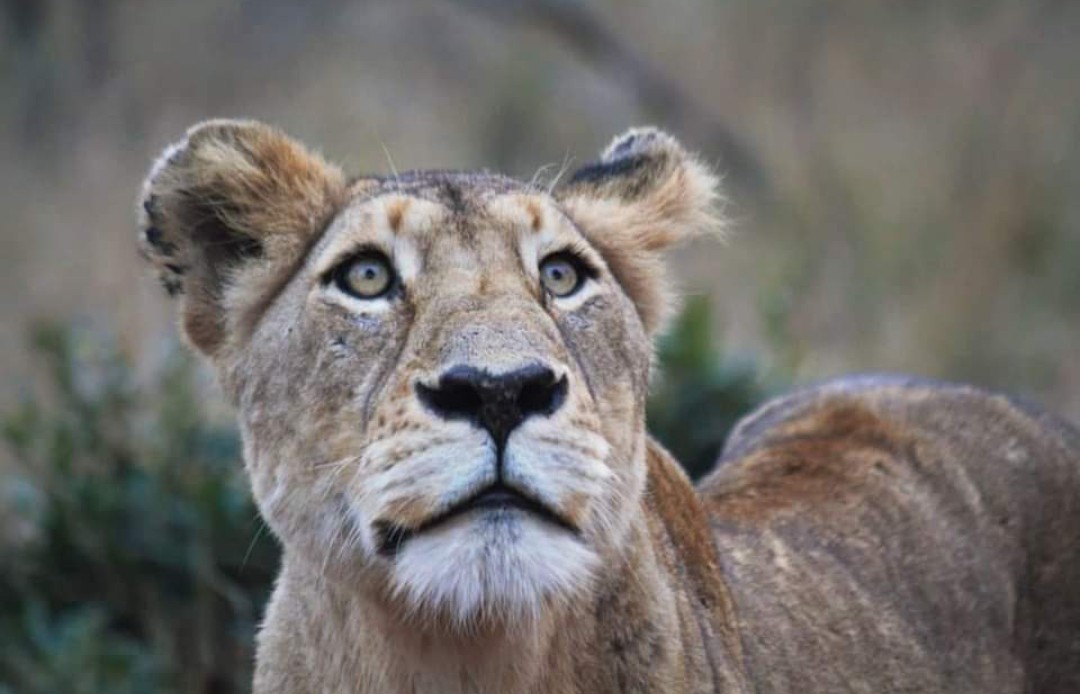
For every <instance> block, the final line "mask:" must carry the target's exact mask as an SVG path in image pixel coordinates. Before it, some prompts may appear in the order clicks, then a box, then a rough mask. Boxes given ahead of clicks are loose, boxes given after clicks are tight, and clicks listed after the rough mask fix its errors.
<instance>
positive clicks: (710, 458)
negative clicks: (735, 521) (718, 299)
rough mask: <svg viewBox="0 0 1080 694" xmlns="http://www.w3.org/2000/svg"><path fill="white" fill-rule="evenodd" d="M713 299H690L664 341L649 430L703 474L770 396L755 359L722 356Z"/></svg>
mask: <svg viewBox="0 0 1080 694" xmlns="http://www.w3.org/2000/svg"><path fill="white" fill-rule="evenodd" d="M709 315H710V311H709V303H708V301H706V300H704V299H702V298H696V299H693V300H691V301H689V302H688V303H687V305H686V307H685V308H684V309H683V312H682V314H681V315H680V316H679V317H678V319H677V320H676V321H675V324H674V325H673V326H672V329H671V330H670V331H669V332H668V333H667V334H665V335H664V337H663V338H662V339H661V340H660V344H659V346H658V357H659V361H660V373H659V378H658V382H657V384H656V386H655V387H654V388H653V392H652V396H651V397H650V398H649V406H648V422H649V430H650V431H651V432H652V434H653V436H655V437H656V438H657V439H659V441H660V442H661V443H663V444H664V445H665V446H666V447H667V448H668V449H669V450H670V451H671V452H672V454H673V455H674V456H675V457H676V458H677V459H678V460H679V461H680V462H681V463H682V464H683V467H684V468H686V471H687V473H688V474H689V475H690V476H691V477H692V478H694V479H697V478H699V477H701V476H702V475H704V474H705V473H707V472H708V471H709V470H711V469H712V467H713V465H714V464H715V463H716V459H717V456H719V454H720V449H721V448H722V447H723V445H724V439H725V438H726V437H727V434H728V432H729V431H730V430H731V427H732V426H733V425H734V424H735V422H736V421H737V420H738V419H739V417H741V416H743V415H744V414H746V413H748V412H749V411H750V410H751V409H753V408H754V407H755V406H756V405H758V404H759V403H760V402H761V401H762V400H763V399H764V398H765V397H766V394H767V392H766V389H765V388H764V387H763V386H762V385H761V382H760V379H759V377H758V372H757V370H756V369H755V368H754V365H753V364H752V363H750V362H749V361H740V360H737V359H732V358H725V357H721V356H718V354H719V352H718V350H717V346H716V344H715V343H714V340H713V331H712V324H711V321H710V320H709Z"/></svg>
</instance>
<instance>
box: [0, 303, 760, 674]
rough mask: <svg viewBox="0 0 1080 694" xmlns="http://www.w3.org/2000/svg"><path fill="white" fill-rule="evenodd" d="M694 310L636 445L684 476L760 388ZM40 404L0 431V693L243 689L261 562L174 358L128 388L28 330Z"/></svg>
mask: <svg viewBox="0 0 1080 694" xmlns="http://www.w3.org/2000/svg"><path fill="white" fill-rule="evenodd" d="M709 323H710V319H709V311H708V307H707V305H706V304H705V302H702V301H698V302H694V303H692V304H690V305H689V306H688V308H687V310H686V311H685V312H684V313H683V314H682V316H681V317H680V318H679V320H678V321H677V322H676V324H675V325H674V327H673V329H672V331H671V332H670V333H669V334H668V335H667V337H666V338H665V339H664V342H663V345H662V348H661V350H660V362H659V363H660V369H661V374H660V379H659V382H658V384H657V388H656V391H655V394H654V396H653V398H652V400H651V402H650V405H649V412H650V416H651V417H652V420H651V422H650V425H651V428H652V429H653V431H654V433H656V434H657V435H658V437H659V438H660V439H661V440H662V441H663V442H664V443H665V444H666V445H667V446H668V447H669V448H670V449H671V450H672V451H673V452H675V453H676V455H678V456H680V458H681V459H682V460H683V461H684V462H685V463H686V464H687V468H688V471H690V472H691V474H694V475H700V474H701V473H702V472H704V471H705V470H706V469H707V467H709V466H711V463H712V461H714V460H715V458H716V455H717V453H718V452H719V448H720V445H721V444H722V443H723V437H724V434H725V433H726V431H727V430H728V429H729V428H730V426H731V425H732V424H733V422H734V420H735V418H737V417H738V416H740V415H741V414H745V412H746V411H747V410H748V409H749V408H750V407H752V406H753V405H754V404H756V403H757V401H758V400H760V399H761V397H762V395H763V394H762V392H761V390H760V389H759V387H758V385H757V380H756V376H755V373H754V370H753V368H752V366H751V365H750V364H736V363H734V362H728V361H726V360H723V359H721V358H720V357H718V356H717V349H716V344H715V342H714V341H713V339H712V335H711V332H710V325H709ZM33 352H34V353H35V355H36V356H37V359H38V361H39V366H40V367H41V369H42V371H41V373H42V375H43V378H42V379H41V380H42V385H44V386H45V388H44V389H43V391H42V392H41V393H39V395H38V396H37V397H36V398H27V399H26V400H25V402H23V404H22V405H21V406H20V407H18V408H16V409H14V410H13V411H11V412H9V413H7V414H6V415H5V416H4V417H3V419H2V427H3V428H2V432H3V439H4V443H5V446H6V448H7V451H8V452H9V453H10V454H11V455H12V457H13V458H14V460H15V461H16V462H15V465H14V466H13V469H11V470H0V494H2V495H3V497H4V498H0V509H3V510H4V514H3V515H2V516H0V525H2V526H3V532H2V533H0V555H2V556H3V557H4V560H3V561H2V562H0V644H2V647H0V694H56V693H57V692H64V693H65V694H181V693H183V694H187V693H190V694H204V693H205V694H209V693H213V694H225V693H231V692H245V691H248V689H249V686H250V684H249V683H250V678H251V658H252V646H253V644H252V639H253V637H254V629H255V625H256V623H257V621H258V619H259V616H260V615H261V613H262V606H263V604H264V602H265V600H266V598H267V596H268V594H269V591H270V586H271V582H272V580H273V577H274V574H275V571H276V566H277V558H278V557H277V552H278V550H277V546H276V545H275V543H274V541H273V539H272V538H271V537H270V535H269V533H268V532H265V530H264V529H263V527H262V525H261V524H260V522H259V520H258V518H257V514H256V511H255V507H254V505H253V503H252V501H251V497H250V495H249V492H248V487H247V484H246V481H245V480H244V479H243V473H242V465H241V462H240V445H239V438H238V435H237V433H236V432H235V430H234V428H233V427H232V426H230V425H228V424H220V423H212V422H211V421H210V420H209V419H208V417H207V415H206V413H205V408H204V406H203V403H202V402H201V401H200V397H199V395H198V393H199V390H200V389H199V387H198V386H199V384H198V381H197V379H196V378H195V377H194V376H195V372H194V371H193V369H192V364H191V362H190V361H189V359H187V358H185V357H183V356H179V355H178V356H176V357H175V358H173V359H171V360H169V362H168V363H167V365H166V366H165V367H164V368H163V369H162V370H161V372H160V373H159V374H158V375H157V376H156V377H155V378H152V379H150V382H149V383H144V384H142V385H141V386H140V385H138V382H137V381H138V379H136V377H135V375H134V373H133V371H132V368H131V364H130V362H129V360H127V359H124V358H122V357H121V355H120V352H119V351H118V350H117V349H116V347H115V345H110V344H108V343H107V342H106V341H104V340H103V339H102V338H101V337H100V336H99V337H97V338H94V337H93V336H91V335H88V334H87V333H85V332H80V331H68V330H61V329H58V328H45V329H40V330H38V331H36V333H35V337H34V340H33Z"/></svg>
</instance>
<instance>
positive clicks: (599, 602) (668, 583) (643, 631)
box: [256, 443, 741, 694]
mask: <svg viewBox="0 0 1080 694" xmlns="http://www.w3.org/2000/svg"><path fill="white" fill-rule="evenodd" d="M648 456H649V482H648V484H649V488H650V489H649V493H647V494H646V495H645V496H644V498H643V499H642V500H641V502H640V509H639V511H638V512H637V513H635V514H634V521H633V523H632V526H631V529H630V532H629V535H628V542H627V544H626V546H625V552H624V553H623V555H622V556H621V557H619V558H618V559H617V560H615V561H612V562H610V563H608V564H606V565H605V567H604V568H603V569H602V570H601V573H600V574H599V575H598V577H597V580H596V581H595V583H594V585H593V587H592V589H591V590H590V591H587V592H583V593H582V594H581V595H580V596H579V597H578V598H576V599H575V600H573V601H568V602H564V603H561V604H558V605H552V606H551V608H550V609H549V610H547V611H546V612H545V613H544V614H542V615H541V616H540V617H538V618H536V619H534V620H530V621H528V622H527V623H516V624H513V625H502V626H498V625H489V626H487V627H482V628H477V629H475V630H473V631H469V632H462V631H452V630H447V629H439V628H437V627H431V626H430V625H429V626H424V625H422V624H420V623H418V622H417V621H415V620H408V619H404V618H402V617H401V616H400V614H399V613H396V612H395V611H394V610H392V609H389V608H387V607H386V605H385V604H382V603H380V602H379V601H377V600H374V599H372V598H370V597H369V596H367V595H364V594H362V593H361V592H358V591H356V590H355V589H353V590H349V589H347V588H346V587H345V586H343V585H340V584H334V583H332V582H330V581H327V580H322V579H320V578H319V577H317V576H313V575H312V574H311V571H312V569H311V568H309V567H306V565H305V564H302V563H301V562H300V561H295V562H293V561H290V559H291V557H290V556H289V555H288V554H286V557H285V566H284V569H283V572H282V576H281V579H280V582H279V585H278V589H277V591H276V593H275V600H274V605H273V606H272V607H271V613H270V614H269V615H268V617H267V623H266V624H267V625H266V628H265V630H264V633H263V634H262V636H261V641H262V644H261V645H262V648H261V649H260V656H259V668H258V669H259V673H258V675H257V678H256V692H257V694H269V693H274V694H277V693H278V692H286V691H289V692H295V691H325V692H354V691H356V692H367V691H372V692H374V691H378V692H388V693H389V692H432V693H435V692H438V693H439V694H454V693H456V692H460V693H461V694H464V693H466V692H473V693H480V692H492V693H494V692H537V693H539V692H568V693H569V692H607V691H611V692H616V691H620V692H621V691H628V690H632V691H637V690H640V691H665V692H667V691H670V692H677V691H682V690H683V688H684V686H686V684H687V683H690V682H695V683H702V682H710V681H712V682H713V683H714V685H715V687H716V688H715V690H716V691H724V692H727V691H732V692H736V691H740V690H741V687H740V685H739V680H740V679H741V678H739V677H738V673H737V672H736V671H735V668H734V663H737V662H739V660H740V659H739V658H738V651H739V648H738V643H737V640H736V639H735V638H734V630H733V620H731V619H724V618H721V619H719V620H718V619H717V618H716V616H715V615H717V614H720V615H725V614H726V615H728V617H730V610H725V609H724V607H725V606H727V605H728V602H727V597H726V595H727V593H726V588H725V587H724V585H723V583H722V580H721V578H720V574H719V569H718V568H717V563H716V560H715V550H714V549H713V548H712V547H713V545H712V542H711V539H708V538H709V537H710V534H709V529H708V525H707V519H706V516H705V514H704V511H703V510H702V509H701V506H700V504H699V502H698V501H697V498H696V496H695V494H694V491H693V488H692V487H691V486H690V483H689V481H688V480H687V479H686V477H685V476H684V475H683V474H682V472H681V470H679V468H678V466H677V465H676V464H675V463H674V461H673V460H671V458H670V456H668V455H667V454H666V453H665V452H664V451H663V450H662V449H660V448H659V446H656V445H655V444H652V443H650V446H649V452H648ZM703 562H704V563H703ZM286 604H287V605H289V606H290V607H289V608H288V609H287V610H283V609H279V608H280V606H282V605H286ZM718 605H719V607H720V609H716V606H718ZM718 645H719V648H717V646H718ZM710 651H712V652H713V653H714V654H715V652H717V651H720V652H721V653H726V654H729V655H730V658H728V657H726V656H724V655H721V657H720V658H719V661H718V659H717V658H716V656H715V655H713V656H710V655H709V653H710ZM286 662H291V666H290V667H289V670H290V671H289V672H277V671H278V670H280V669H281V668H283V667H284V663H286ZM298 672H303V673H305V674H304V675H303V676H302V677H301V678H300V679H299V680H298V679H297V677H298V674H297V673H298Z"/></svg>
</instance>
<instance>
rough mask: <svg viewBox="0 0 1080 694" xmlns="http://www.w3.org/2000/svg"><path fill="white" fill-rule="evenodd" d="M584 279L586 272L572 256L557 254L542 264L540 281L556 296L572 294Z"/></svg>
mask: <svg viewBox="0 0 1080 694" xmlns="http://www.w3.org/2000/svg"><path fill="white" fill-rule="evenodd" d="M583 279H584V273H583V272H582V271H581V270H580V269H579V266H578V263H575V262H574V260H573V259H572V258H568V257H566V256H562V255H556V256H553V257H549V258H547V259H546V260H544V261H543V262H542V263H541V264H540V281H541V283H542V284H543V285H544V288H545V289H547V291H548V292H550V293H551V294H553V295H554V296H557V297H565V296H570V295H571V294H573V293H574V292H576V291H577V290H578V289H579V288H580V287H581V285H582V284H583Z"/></svg>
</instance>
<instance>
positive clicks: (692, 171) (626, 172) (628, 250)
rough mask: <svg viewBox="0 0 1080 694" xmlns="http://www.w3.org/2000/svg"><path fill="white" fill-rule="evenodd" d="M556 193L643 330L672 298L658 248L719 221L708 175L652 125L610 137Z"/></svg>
mask: <svg viewBox="0 0 1080 694" xmlns="http://www.w3.org/2000/svg"><path fill="white" fill-rule="evenodd" d="M556 197H557V198H558V200H559V202H560V203H561V204H562V206H563V208H564V209H565V210H566V212H567V214H569V215H570V217H571V218H572V219H573V220H574V221H575V222H576V223H577V224H578V226H580V227H581V229H582V232H583V233H584V234H585V235H586V236H587V237H588V238H589V241H590V242H591V243H592V244H593V245H594V246H596V248H597V249H598V250H599V251H600V252H601V254H603V256H604V258H605V260H606V261H607V263H608V265H609V267H610V268H611V270H612V272H613V273H614V274H615V276H616V278H617V279H618V280H619V282H620V283H621V284H622V286H623V289H624V290H625V291H626V293H627V294H628V295H629V296H630V298H631V299H632V300H633V301H634V303H635V304H636V306H637V308H638V313H639V314H640V316H641V320H642V323H643V324H644V325H645V329H646V330H647V331H648V332H649V333H650V334H652V333H655V332H656V331H657V330H658V329H659V328H660V327H661V326H662V325H663V323H664V320H665V318H666V317H667V315H668V314H669V313H670V311H671V308H672V305H673V303H674V302H673V300H672V297H671V292H670V291H669V288H668V283H667V281H666V279H665V273H664V267H663V262H662V261H663V251H664V250H666V249H668V248H670V247H671V246H673V245H675V244H677V243H679V242H681V241H684V240H686V239H689V238H692V237H694V236H697V235H700V234H704V233H710V232H712V233H715V232H719V231H720V230H721V229H722V228H723V227H722V224H721V221H720V216H719V214H718V210H717V203H718V200H719V182H718V180H717V178H716V176H715V175H714V174H713V173H712V172H711V171H710V170H709V169H708V167H706V166H705V165H704V164H702V163H701V162H700V161H699V160H698V159H697V158H696V157H695V156H693V155H692V154H690V153H689V152H687V151H686V150H685V149H683V147H682V146H681V145H680V144H679V143H678V142H677V141H676V140H675V138H673V137H671V136H670V135H668V134H666V133H664V132H661V131H659V130H656V129H653V128H636V129H633V130H630V131H628V132H626V133H624V134H623V135H620V136H619V137H617V138H615V140H614V141H612V143H611V144H610V145H608V147H607V149H606V150H604V152H603V154H602V155H601V156H600V161H598V162H596V163H593V164H589V165H587V166H585V167H583V168H581V169H579V170H578V171H576V172H575V173H574V174H573V175H572V176H571V177H570V179H569V181H568V182H567V183H566V184H565V185H564V186H563V187H562V188H561V189H560V190H558V191H557V192H556Z"/></svg>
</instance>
